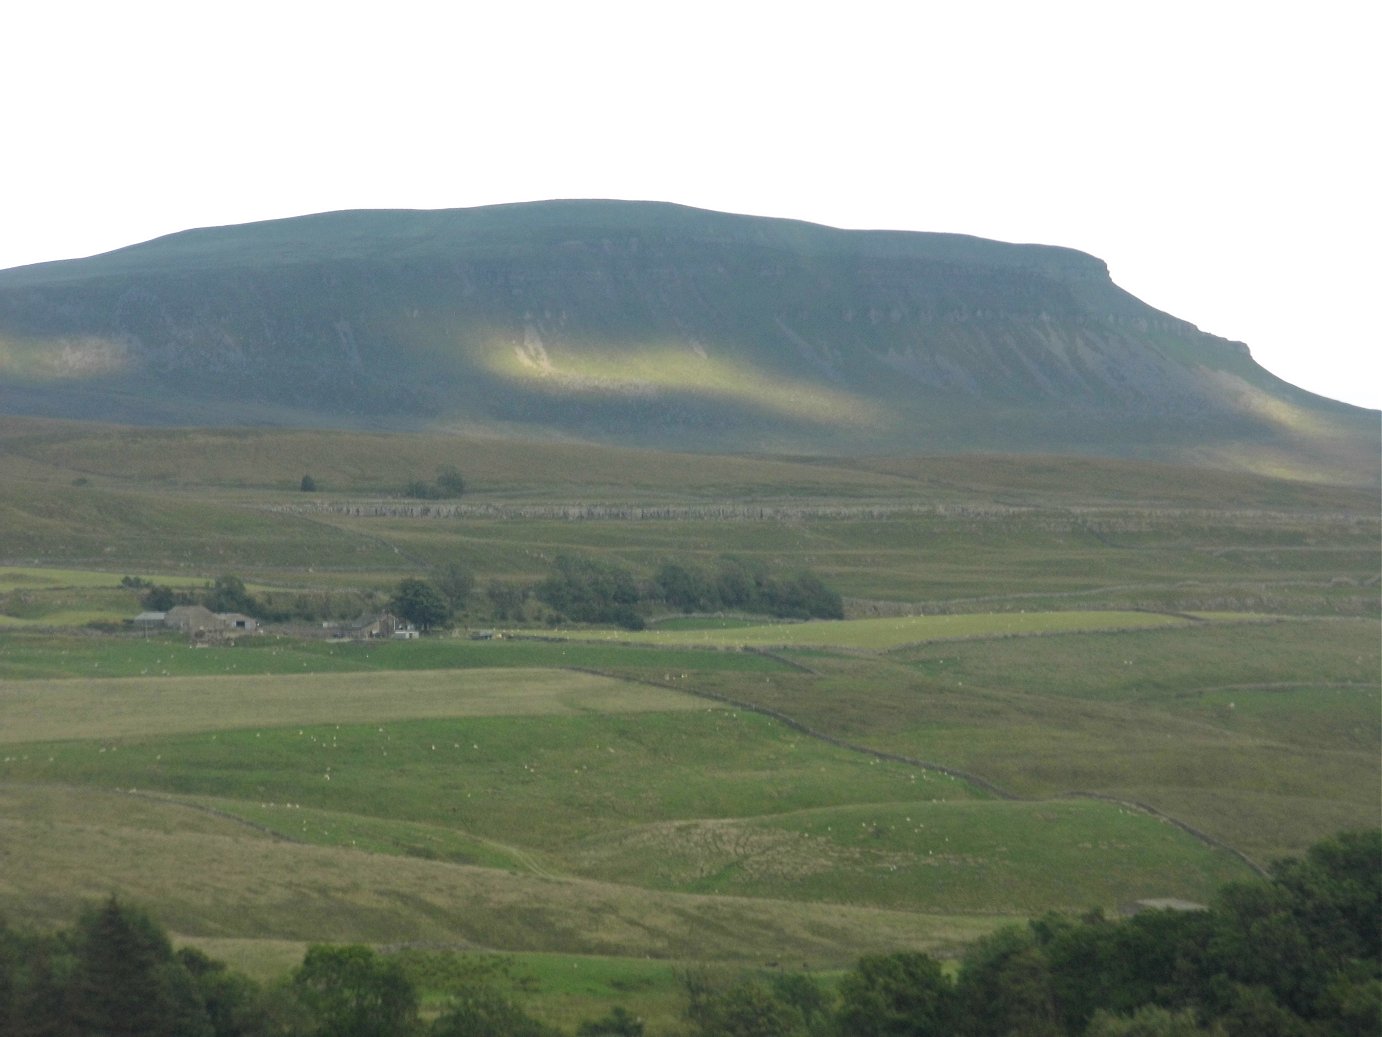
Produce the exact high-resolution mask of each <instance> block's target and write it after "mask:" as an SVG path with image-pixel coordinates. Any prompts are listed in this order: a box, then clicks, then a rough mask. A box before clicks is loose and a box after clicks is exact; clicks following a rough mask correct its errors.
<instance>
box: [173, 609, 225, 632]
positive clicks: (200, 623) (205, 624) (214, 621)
mask: <svg viewBox="0 0 1382 1037" xmlns="http://www.w3.org/2000/svg"><path fill="white" fill-rule="evenodd" d="M163 625H164V626H165V627H171V628H172V629H174V630H181V631H182V632H183V633H185V634H190V635H191V636H193V637H196V636H198V635H203V636H204V635H206V634H208V633H211V632H213V631H216V632H219V631H221V630H223V629H225V623H224V621H223V620H222V619H221V617H220V616H218V615H216V613H214V612H212V611H211V610H210V609H209V608H207V607H206V606H205V605H178V606H177V607H176V608H171V609H169V610H168V611H167V613H166V614H165V615H164V617H163Z"/></svg>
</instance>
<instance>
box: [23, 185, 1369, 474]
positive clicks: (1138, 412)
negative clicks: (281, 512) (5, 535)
mask: <svg viewBox="0 0 1382 1037" xmlns="http://www.w3.org/2000/svg"><path fill="white" fill-rule="evenodd" d="M0 407H3V409H4V410H6V411H8V412H10V413H27V414H45V415H49V416H56V417H81V418H104V419H110V420H119V421H125V422H131V423H136V424H149V423H163V424H174V425H178V424H218V425H255V424H278V425H283V424H288V425H298V426H312V427H356V428H359V427H374V428H387V429H398V430H418V429H431V430H455V431H466V432H472V433H473V432H483V433H489V434H494V433H499V434H513V433H518V434H523V435H528V436H532V435H537V436H541V437H547V438H550V437H556V438H564V439H578V440H598V441H603V442H612V443H623V444H628V445H637V446H654V447H677V448H681V449H690V450H718V451H735V452H748V451H759V452H761V451H776V452H793V453H802V452H810V453H831V454H863V453H872V454H880V453H882V454H904V453H905V454H918V453H932V454H934V453H956V452H966V451H973V450H986V451H1003V452H1010V451H1020V452H1027V451H1046V452H1062V453H1084V454H1101V455H1106V456H1131V457H1151V458H1160V459H1165V460H1177V461H1192V462H1197V463H1205V464H1210V465H1215V466H1223V467H1239V468H1249V469H1255V470H1258V471H1263V472H1271V473H1274V474H1290V475H1302V474H1305V475H1311V476H1314V477H1323V478H1330V479H1338V480H1341V481H1353V482H1365V481H1370V480H1372V481H1375V479H1376V471H1377V467H1378V466H1377V457H1378V452H1379V444H1378V421H1377V414H1376V412H1372V411H1365V410H1361V409H1359V408H1355V407H1350V406H1347V405H1345V404H1340V403H1334V402H1332V401H1328V400H1324V399H1322V398H1320V397H1317V396H1314V395H1312V394H1310V393H1307V392H1304V391H1302V390H1300V389H1297V388H1295V387H1293V386H1291V385H1288V384H1287V383H1285V382H1283V381H1281V380H1280V379H1277V378H1276V377H1274V376H1273V375H1271V374H1270V373H1269V372H1267V371H1265V370H1264V369H1262V368H1261V367H1259V366H1258V365H1257V364H1256V363H1255V362H1254V361H1253V360H1252V358H1251V356H1250V354H1249V352H1248V350H1247V348H1246V347H1245V346H1244V345H1242V344H1241V343H1235V342H1229V341H1227V340H1224V339H1220V338H1216V337H1214V336H1210V335H1206V334H1204V333H1202V332H1200V331H1199V330H1197V329H1196V328H1195V327H1194V326H1193V325H1191V324H1189V323H1187V322H1185V321H1183V320H1179V319H1177V318H1175V317H1173V316H1171V315H1169V314H1166V313H1163V312H1161V311H1158V310H1156V309H1153V308H1152V307H1150V306H1147V305H1146V304H1144V303H1142V302H1141V301H1139V300H1138V299H1136V298H1134V297H1133V296H1131V295H1129V294H1128V293H1127V292H1125V291H1123V290H1122V289H1120V288H1119V287H1118V286H1117V285H1115V284H1114V283H1113V282H1112V280H1111V279H1110V278H1109V275H1108V271H1107V268H1106V267H1105V265H1104V263H1103V262H1101V261H1100V260H1098V259H1095V258H1094V257H1091V256H1088V255H1085V254H1083V253H1080V252H1077V251H1074V250H1071V249H1066V248H1057V247H1051V246H1042V245H1012V244H1005V243H1001V242H995V241H986V240H982V239H978V238H970V237H965V236H961V235H949V234H920V233H903V232H889V231H844V230H836V229H832V228H828V227H822V226H816V225H812V224H807V223H800V222H795V221H788V220H773V219H763V218H757V217H747V216H732V215H727V214H723V213H714V212H707V211H703V210H697V209H690V208H685V207H682V206H676V205H669V204H662V203H633V202H602V201H565V202H542V203H530V204H521V205H506V206H491V207H485V208H477V209H456V210H444V211H435V212H428V211H360V212H338V213H326V214H321V215H316V216H304V217H300V218H296V219H289V220H277V221H271V222H266V223H257V224H249V225H245V226H237V227H223V228H210V229H203V230H193V231H187V232H184V233H180V234H174V235H170V236H168V237H165V238H160V239H157V240H155V241H151V242H147V243H145V244H142V245H135V246H132V247H130V248H126V249H121V250H118V251H116V252H111V253H107V254H105V255H101V256H95V257H92V258H89V259H81V260H69V261H65V262H59V263H46V264H40V265H36V266H31V267H22V268H17V269H13V270H8V271H3V272H0Z"/></svg>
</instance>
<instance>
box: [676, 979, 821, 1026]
mask: <svg viewBox="0 0 1382 1037" xmlns="http://www.w3.org/2000/svg"><path fill="white" fill-rule="evenodd" d="M692 1021H693V1022H694V1024H695V1026H696V1033H697V1034H699V1035H700V1037H804V1035H805V1034H806V1021H805V1020H804V1019H803V1018H802V1016H801V1013H800V1012H799V1011H797V1009H796V1008H794V1007H793V1006H792V1005H789V1004H787V1003H786V1002H784V1001H783V1000H782V999H781V998H779V997H777V996H776V995H775V994H774V993H773V991H772V990H771V989H770V988H769V987H768V986H767V985H766V984H764V983H762V982H760V981H759V980H757V979H755V978H752V977H748V978H744V979H741V980H739V981H738V982H737V983H735V984H734V985H733V986H731V987H729V988H728V989H726V990H722V991H720V992H718V993H714V994H711V995H710V996H709V997H707V998H706V999H705V1000H704V1001H703V1002H702V1003H701V1004H700V1005H699V1006H698V1007H697V1011H696V1013H695V1016H694V1018H693V1020H692Z"/></svg>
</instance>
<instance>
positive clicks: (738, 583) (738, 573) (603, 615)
mask: <svg viewBox="0 0 1382 1037" xmlns="http://www.w3.org/2000/svg"><path fill="white" fill-rule="evenodd" d="M532 592H533V595H534V596H535V597H536V598H538V600H540V601H542V602H544V603H545V604H546V605H548V606H549V607H550V608H551V609H552V610H553V612H554V613H556V615H557V616H558V617H559V618H564V619H571V620H575V621H576V622H578V623H614V624H617V625H618V626H622V627H626V628H628V629H631V630H638V629H641V628H642V626H643V613H644V612H646V611H647V610H649V609H650V608H657V607H662V608H668V609H674V610H676V611H679V612H722V611H738V612H755V613H762V614H765V615H769V616H777V617H779V618H784V619H841V618H843V616H844V603H843V602H842V600H841V598H840V595H839V594H837V593H836V592H835V591H832V590H831V589H830V588H829V587H827V586H826V585H825V584H824V583H823V582H822V581H821V579H820V577H818V576H816V575H815V574H814V573H810V572H801V573H797V574H796V575H794V576H790V577H785V578H784V577H781V576H778V575H776V574H774V573H772V572H770V571H769V570H768V569H767V567H766V566H764V565H762V564H760V563H758V562H753V561H746V560H744V559H741V558H722V559H720V561H719V563H718V565H717V566H716V568H715V569H713V570H708V571H707V570H703V569H699V568H696V567H693V566H687V565H682V564H679V563H675V562H667V563H665V564H664V565H662V566H661V567H660V568H659V569H658V570H657V572H656V574H655V575H654V576H653V578H652V579H651V580H648V581H640V580H637V579H635V578H634V576H633V574H632V573H630V572H629V571H628V570H627V569H624V568H622V567H621V566H618V565H615V564H613V563H611V562H601V561H596V560H594V559H589V558H575V557H572V556H570V555H559V556H558V557H557V559H556V561H555V563H554V566H553V572H552V574H551V575H550V576H548V577H547V578H546V579H545V580H543V581H542V582H541V583H539V584H538V585H537V586H536V587H534V588H533V591H532Z"/></svg>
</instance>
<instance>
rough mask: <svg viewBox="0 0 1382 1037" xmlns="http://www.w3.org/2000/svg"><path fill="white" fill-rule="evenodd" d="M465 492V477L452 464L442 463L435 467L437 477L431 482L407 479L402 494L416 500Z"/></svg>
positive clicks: (444, 498) (448, 496) (440, 498)
mask: <svg viewBox="0 0 1382 1037" xmlns="http://www.w3.org/2000/svg"><path fill="white" fill-rule="evenodd" d="M463 493H465V479H464V477H462V475H461V473H460V472H459V471H457V469H456V468H455V467H453V466H452V465H442V467H440V468H438V469H437V477H436V479H434V480H433V481H431V482H428V481H427V480H426V479H409V480H408V483H407V485H406V486H404V487H403V496H405V497H414V498H416V499H418V500H447V499H449V498H452V497H459V496H460V495H461V494H463Z"/></svg>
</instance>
